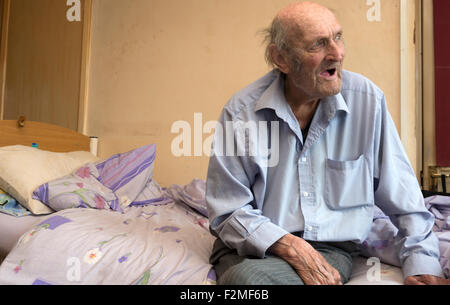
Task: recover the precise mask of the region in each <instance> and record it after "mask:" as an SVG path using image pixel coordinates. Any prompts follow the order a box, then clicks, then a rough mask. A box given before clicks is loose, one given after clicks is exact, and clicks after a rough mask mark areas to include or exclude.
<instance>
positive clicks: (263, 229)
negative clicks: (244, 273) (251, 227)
mask: <svg viewBox="0 0 450 305" xmlns="http://www.w3.org/2000/svg"><path fill="white" fill-rule="evenodd" d="M286 234H289V232H288V231H286V230H284V229H282V228H281V227H279V226H277V225H275V224H273V223H272V222H265V223H263V224H261V225H260V226H259V228H258V229H256V230H255V231H254V232H253V233H252V234H251V235H249V236H248V237H247V241H246V243H245V244H246V245H245V248H246V249H245V252H247V251H248V254H251V255H254V256H256V257H259V258H265V257H266V252H267V249H269V248H270V246H272V245H273V244H274V243H276V242H277V241H278V240H279V239H280V238H282V237H283V236H285V235H286Z"/></svg>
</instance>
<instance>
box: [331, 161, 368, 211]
mask: <svg viewBox="0 0 450 305" xmlns="http://www.w3.org/2000/svg"><path fill="white" fill-rule="evenodd" d="M325 202H326V204H327V205H328V207H329V208H330V209H332V210H340V209H347V208H355V207H361V206H366V205H373V203H374V194H373V179H372V178H371V175H370V170H369V163H368V162H367V160H366V158H364V155H361V156H360V157H359V158H358V159H357V160H351V161H336V160H331V159H327V161H326V169H325Z"/></svg>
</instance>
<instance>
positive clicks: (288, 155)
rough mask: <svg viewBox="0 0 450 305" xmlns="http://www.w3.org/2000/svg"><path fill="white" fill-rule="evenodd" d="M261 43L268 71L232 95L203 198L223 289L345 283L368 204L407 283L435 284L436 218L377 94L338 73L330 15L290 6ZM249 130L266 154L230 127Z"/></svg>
mask: <svg viewBox="0 0 450 305" xmlns="http://www.w3.org/2000/svg"><path fill="white" fill-rule="evenodd" d="M267 41H268V46H267V51H266V57H267V60H268V61H269V63H271V64H272V65H273V66H274V67H275V69H274V70H273V71H272V72H270V73H268V74H267V75H265V76H264V77H262V78H261V79H259V80H257V81H256V82H254V83H253V84H251V85H250V86H248V87H247V88H245V89H243V90H242V91H240V92H239V93H237V94H236V95H234V96H233V98H232V99H231V100H230V101H229V102H228V104H227V105H226V106H225V108H224V110H223V111H222V114H221V117H220V121H219V123H220V124H219V125H221V126H222V127H223V128H217V129H216V134H215V140H214V145H213V155H212V157H211V159H210V165H209V169H208V177H207V190H206V200H207V204H208V210H209V215H210V223H211V227H210V229H211V231H212V232H213V234H215V235H216V236H217V237H218V239H217V241H216V243H215V245H214V249H213V254H212V256H211V263H212V264H213V265H214V266H215V269H216V272H217V275H218V284H244V285H245V284H261V285H270V284H307V285H310V284H343V283H346V282H347V281H348V280H349V277H350V275H351V269H352V257H353V256H354V255H356V254H357V248H358V247H357V244H358V243H361V242H363V241H364V240H365V238H366V236H367V234H368V232H369V231H370V228H371V224H372V217H373V208H374V205H375V204H376V205H377V206H379V207H380V208H381V209H382V210H383V211H384V212H385V214H387V215H389V216H390V217H391V219H392V220H393V222H394V223H395V225H396V226H397V227H398V228H399V229H400V230H399V232H400V233H399V234H400V235H399V242H400V243H401V247H400V248H401V251H400V253H399V258H400V261H401V262H402V264H403V273H404V277H405V283H407V284H408V283H410V284H419V283H422V284H436V283H438V282H439V277H442V270H441V267H440V264H439V261H438V258H439V248H438V241H437V238H436V237H435V236H434V235H433V233H432V227H433V222H434V220H433V216H432V214H430V213H429V212H428V211H427V210H426V208H425V205H424V200H423V197H422V194H421V191H420V188H419V185H418V183H417V180H416V178H415V176H414V173H413V171H412V169H411V166H410V164H409V161H408V160H407V156H406V154H405V152H404V150H403V148H402V146H401V143H400V141H399V137H398V134H397V131H396V128H395V125H394V123H393V121H392V119H391V117H390V115H389V113H388V110H387V106H386V101H385V97H384V95H383V93H382V92H381V90H380V89H378V88H377V87H376V86H375V85H374V84H373V83H372V82H370V81H369V80H368V79H366V78H364V77H363V76H361V75H358V74H355V73H351V72H348V71H345V70H343V69H342V64H343V60H344V57H345V47H344V41H343V31H342V28H341V26H340V24H339V23H338V21H337V19H336V17H335V16H334V14H333V13H332V12H331V11H330V10H328V9H327V8H325V7H323V6H320V5H318V4H315V3H311V2H300V3H294V4H291V5H289V6H288V7H286V8H284V9H283V10H281V11H280V12H279V13H278V15H277V16H276V18H275V19H274V21H273V23H272V26H271V28H270V29H269V30H268V31H267ZM230 122H231V123H232V124H235V125H232V124H230ZM251 122H254V123H255V124H254V125H252V126H259V127H260V128H259V129H258V138H264V136H265V137H266V138H267V139H268V140H267V141H263V142H264V143H266V144H267V147H265V150H266V151H267V152H269V151H270V153H269V154H261V153H260V154H248V147H249V146H252V143H253V142H254V141H256V139H255V138H254V136H253V133H251V132H248V130H246V131H245V130H244V132H236V130H237V129H239V128H232V129H230V128H225V127H229V126H239V124H241V125H242V124H243V125H244V126H247V127H248V126H251V124H249V123H251ZM260 122H268V123H269V124H259V123H260ZM264 126H265V129H264ZM273 127H276V128H273ZM222 132H223V133H222ZM261 135H262V136H261ZM229 139H231V140H233V139H234V140H235V141H229ZM230 143H231V144H230ZM230 145H236V146H237V147H231V148H230V147H229V146H230ZM275 146H277V147H275ZM258 147H261V145H259V146H258ZM225 151H226V152H227V153H226V154H225V153H224V152H225ZM233 152H234V153H233ZM236 152H241V153H236ZM242 152H246V153H242ZM275 154H276V155H277V156H276V159H275V160H276V161H277V162H276V164H273V162H268V161H267V159H268V158H275V156H274V155H275Z"/></svg>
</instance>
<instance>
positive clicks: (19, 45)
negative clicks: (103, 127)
mask: <svg viewBox="0 0 450 305" xmlns="http://www.w3.org/2000/svg"><path fill="white" fill-rule="evenodd" d="M1 4H2V7H3V17H2V20H3V22H2V46H1V49H2V52H1V56H2V58H1V68H2V70H1V71H2V87H1V98H2V108H1V109H2V112H1V115H2V119H5V120H15V119H17V118H18V117H19V116H21V115H23V116H25V117H26V118H27V120H29V121H39V122H46V123H51V124H55V125H59V126H63V127H66V128H70V129H72V130H77V131H82V130H83V126H82V125H83V122H84V111H85V97H86V82H87V77H86V75H87V68H86V67H87V65H88V59H89V28H90V11H91V1H90V0H69V1H67V0H1Z"/></svg>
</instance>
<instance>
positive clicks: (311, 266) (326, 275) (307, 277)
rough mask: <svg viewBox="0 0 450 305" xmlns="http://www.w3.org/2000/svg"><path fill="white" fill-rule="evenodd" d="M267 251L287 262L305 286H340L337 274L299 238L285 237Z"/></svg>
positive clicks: (317, 253)
mask: <svg viewBox="0 0 450 305" xmlns="http://www.w3.org/2000/svg"><path fill="white" fill-rule="evenodd" d="M269 250H270V251H271V252H272V253H274V254H276V255H277V256H279V257H280V258H282V259H284V260H285V261H287V262H288V263H289V264H290V265H291V266H292V268H294V270H295V271H296V272H297V274H298V275H299V276H300V278H301V279H302V280H303V282H304V283H305V285H342V282H341V276H340V274H339V272H338V271H337V270H336V269H335V268H333V267H332V266H331V265H330V264H329V263H328V262H327V261H326V260H325V258H324V257H323V256H322V255H321V254H320V253H319V252H317V251H316V250H315V249H314V248H313V247H312V246H311V245H310V244H309V243H307V242H306V241H305V240H303V239H302V238H300V237H297V236H294V235H291V234H288V235H285V236H284V237H282V238H281V239H280V240H279V241H278V242H276V243H275V244H274V245H273V246H272V247H271V248H270V249H269Z"/></svg>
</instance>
